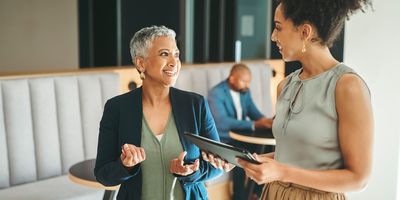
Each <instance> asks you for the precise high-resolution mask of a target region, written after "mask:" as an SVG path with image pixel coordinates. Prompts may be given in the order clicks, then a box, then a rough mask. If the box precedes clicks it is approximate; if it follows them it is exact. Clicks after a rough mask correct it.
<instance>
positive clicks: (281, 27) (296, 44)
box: [271, 4, 303, 62]
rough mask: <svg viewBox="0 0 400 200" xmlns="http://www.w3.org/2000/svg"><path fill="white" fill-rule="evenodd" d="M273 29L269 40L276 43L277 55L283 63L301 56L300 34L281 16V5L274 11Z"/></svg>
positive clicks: (288, 20)
mask: <svg viewBox="0 0 400 200" xmlns="http://www.w3.org/2000/svg"><path fill="white" fill-rule="evenodd" d="M274 21H275V29H274V31H273V32H272V35H271V40H272V41H273V42H276V45H277V46H278V48H279V53H281V55H282V59H283V60H284V61H286V62H287V61H296V60H299V59H300V58H301V56H302V53H301V49H302V47H303V41H302V39H301V33H300V31H299V30H298V28H296V27H295V26H294V24H293V22H292V20H290V19H286V18H285V16H284V15H283V11H282V4H279V5H278V7H277V8H276V10H275V17H274Z"/></svg>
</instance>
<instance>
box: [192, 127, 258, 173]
mask: <svg viewBox="0 0 400 200" xmlns="http://www.w3.org/2000/svg"><path fill="white" fill-rule="evenodd" d="M184 135H185V137H186V138H187V139H188V140H190V141H191V142H193V144H195V145H196V146H198V147H199V148H200V149H201V150H202V151H204V152H205V153H211V154H213V155H215V156H217V157H219V158H221V159H223V160H225V161H227V162H229V163H232V164H234V165H236V166H239V167H240V165H239V163H237V161H236V158H241V159H243V160H247V161H249V162H251V163H254V164H261V163H260V162H258V161H257V160H256V159H255V158H254V157H253V155H252V154H251V153H250V152H249V151H248V150H246V149H242V148H238V147H234V146H231V145H228V144H225V143H221V142H217V141H214V140H211V139H209V138H206V137H202V136H199V135H196V134H193V133H189V132H185V134H184Z"/></svg>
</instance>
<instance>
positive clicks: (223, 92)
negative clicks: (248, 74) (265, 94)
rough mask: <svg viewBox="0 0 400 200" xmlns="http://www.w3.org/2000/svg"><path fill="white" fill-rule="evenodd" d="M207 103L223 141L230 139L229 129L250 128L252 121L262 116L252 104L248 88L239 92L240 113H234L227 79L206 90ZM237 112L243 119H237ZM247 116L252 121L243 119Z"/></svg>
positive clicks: (234, 109)
mask: <svg viewBox="0 0 400 200" xmlns="http://www.w3.org/2000/svg"><path fill="white" fill-rule="evenodd" d="M208 103H209V104H210V108H211V112H212V114H213V116H214V119H215V123H216V125H217V129H218V133H219V134H220V138H221V141H223V142H229V141H231V139H230V137H229V131H231V130H251V129H252V128H253V123H254V122H253V121H254V120H258V119H260V118H262V117H264V115H263V114H262V113H261V112H260V111H259V110H258V109H257V107H256V105H255V104H254V102H253V99H252V98H251V94H250V90H247V91H246V92H244V93H242V92H241V93H240V105H241V106H242V113H236V108H235V104H234V103H233V99H232V96H231V93H230V88H229V85H228V80H225V81H222V82H221V83H219V84H217V85H216V86H214V87H213V88H212V89H211V90H210V91H209V92H208ZM238 114H239V115H242V119H243V120H237V117H236V116H237V115H238ZM247 117H249V118H250V119H251V120H253V121H246V120H244V119H246V118H247Z"/></svg>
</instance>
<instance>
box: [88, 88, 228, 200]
mask: <svg viewBox="0 0 400 200" xmlns="http://www.w3.org/2000/svg"><path fill="white" fill-rule="evenodd" d="M170 100H171V104H172V114H173V116H174V119H175V123H176V127H177V130H178V134H179V139H180V141H177V144H179V143H180V144H182V147H183V149H184V150H185V151H187V155H186V157H185V162H193V161H194V160H196V159H197V158H200V157H201V154H200V150H199V148H198V147H197V146H195V145H194V144H192V143H191V142H189V141H188V140H186V139H185V137H184V135H183V133H184V131H189V132H192V133H195V134H200V135H202V136H205V137H208V138H211V139H213V140H217V141H219V137H218V132H217V129H216V127H215V123H214V119H213V117H212V115H211V112H210V110H209V107H208V104H207V101H206V100H205V99H204V97H202V96H201V95H198V94H195V93H191V92H185V91H182V90H178V89H175V88H170ZM142 116H143V112H142V88H138V89H135V90H133V91H131V92H128V93H125V94H123V95H119V96H116V97H114V98H112V99H110V100H108V101H107V103H106V104H105V106H104V113H103V117H102V119H101V122H100V133H99V142H98V148H97V159H96V166H95V169H94V173H95V176H96V179H97V180H98V182H100V183H101V184H103V185H105V186H113V185H118V184H121V186H120V189H119V192H118V196H117V199H129V200H133V199H134V200H136V199H140V197H141V192H142V173H141V170H140V164H138V165H136V166H135V167H133V169H131V170H129V171H128V170H126V169H125V168H124V167H123V165H122V162H121V159H120V154H121V146H122V145H123V144H125V143H128V144H133V145H135V146H141V135H142V134H141V132H142V127H141V126H142ZM221 174H222V170H219V169H216V168H214V167H213V166H212V165H211V164H210V163H208V162H206V161H204V160H202V159H200V167H199V170H198V171H196V172H194V173H193V174H191V175H188V176H177V177H178V180H179V182H180V183H181V185H182V187H183V191H184V193H185V199H187V200H189V199H208V197H207V191H206V188H205V186H204V184H203V182H204V181H205V180H209V179H211V178H214V177H217V176H219V175H221Z"/></svg>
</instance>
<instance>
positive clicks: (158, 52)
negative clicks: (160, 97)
mask: <svg viewBox="0 0 400 200" xmlns="http://www.w3.org/2000/svg"><path fill="white" fill-rule="evenodd" d="M135 60H136V64H137V68H138V70H139V71H141V72H144V73H145V75H146V78H145V80H144V81H143V84H145V82H153V83H155V84H157V83H158V84H160V85H163V86H166V87H170V86H173V85H174V84H175V81H176V79H177V78H178V75H179V71H180V68H181V61H180V60H179V49H178V47H177V46H176V42H175V39H173V38H171V37H165V36H161V37H157V38H155V39H154V40H153V42H152V43H151V45H150V47H149V48H148V50H147V56H145V57H136V59H135Z"/></svg>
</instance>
